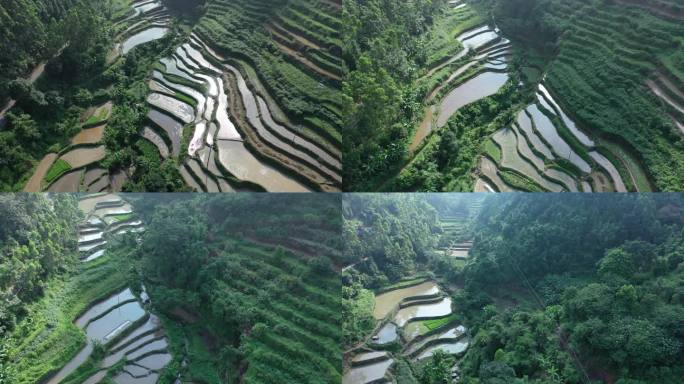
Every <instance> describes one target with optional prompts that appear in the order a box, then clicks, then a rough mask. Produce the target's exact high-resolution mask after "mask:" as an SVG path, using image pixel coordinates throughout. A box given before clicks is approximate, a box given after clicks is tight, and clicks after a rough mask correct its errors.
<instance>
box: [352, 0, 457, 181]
mask: <svg viewBox="0 0 684 384" xmlns="http://www.w3.org/2000/svg"><path fill="white" fill-rule="evenodd" d="M343 7H344V11H343V16H344V20H345V22H344V24H345V26H346V27H347V28H346V29H345V36H344V40H345V42H346V45H345V56H346V60H347V62H348V65H349V67H350V69H351V72H350V74H349V76H348V77H347V79H346V81H345V83H344V86H343V90H344V93H345V95H346V96H347V98H348V104H349V105H348V108H347V112H346V113H347V115H346V121H345V130H344V149H343V151H344V183H345V189H346V190H356V191H364V190H365V191H368V190H370V189H371V188H373V185H374V184H377V183H378V182H379V179H380V178H381V177H382V176H386V175H387V174H388V171H390V170H391V169H392V168H393V167H395V166H396V165H397V164H398V163H400V162H401V161H403V160H404V158H405V157H406V156H407V149H408V148H407V147H408V143H407V142H406V141H407V137H408V135H409V134H410V133H411V132H412V130H411V127H412V126H413V124H414V123H415V119H416V117H417V116H418V115H419V113H420V112H419V111H422V109H421V108H420V106H421V98H422V95H420V94H419V92H417V91H416V90H415V89H413V87H412V86H411V85H408V86H407V85H406V84H411V82H413V80H415V78H416V77H417V76H416V75H417V71H416V67H417V66H418V65H419V64H420V63H424V61H425V59H426V55H427V52H425V50H424V49H423V48H424V47H423V44H424V42H423V41H422V40H421V37H422V36H423V34H424V33H425V32H426V31H427V30H428V29H429V28H430V26H431V25H432V22H433V19H434V17H435V16H436V15H437V14H438V12H439V11H440V10H446V9H447V7H446V1H445V0H437V1H430V0H419V1H398V2H387V1H379V0H373V1H344V4H343Z"/></svg>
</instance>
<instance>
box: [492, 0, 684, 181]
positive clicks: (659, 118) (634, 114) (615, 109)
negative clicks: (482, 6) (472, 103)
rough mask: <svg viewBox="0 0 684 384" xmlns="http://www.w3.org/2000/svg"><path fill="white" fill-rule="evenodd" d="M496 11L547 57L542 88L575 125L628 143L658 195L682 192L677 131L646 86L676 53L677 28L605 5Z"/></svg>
mask: <svg viewBox="0 0 684 384" xmlns="http://www.w3.org/2000/svg"><path fill="white" fill-rule="evenodd" d="M663 3H664V2H663ZM533 10H535V11H533ZM495 12H496V14H497V18H498V19H499V20H500V21H501V28H502V29H503V30H504V31H506V32H507V33H510V34H512V35H514V36H516V37H518V36H521V38H522V39H524V40H525V41H527V42H529V43H530V44H534V45H537V46H543V47H544V48H545V50H546V51H547V52H553V56H552V59H551V62H550V63H549V65H548V75H547V81H548V84H549V85H550V87H551V88H552V89H553V90H554V91H555V94H557V95H562V101H563V104H564V105H565V106H566V107H567V108H568V109H569V110H570V111H572V112H573V115H574V117H575V118H577V119H578V121H579V122H580V123H582V124H583V125H584V126H586V127H589V128H591V130H592V131H595V132H596V133H597V134H598V135H599V136H600V135H603V134H605V135H609V137H610V136H618V137H620V138H621V139H622V140H625V141H626V142H628V143H629V144H630V146H631V148H633V150H634V151H636V152H637V153H638V154H639V156H640V157H641V158H642V159H643V161H644V162H645V165H646V167H647V169H648V171H649V174H650V175H652V177H653V179H654V180H655V182H656V184H657V187H658V188H659V189H662V190H682V184H681V180H682V170H683V169H684V165H683V164H684V158H683V157H682V153H683V152H682V140H681V132H677V129H676V128H675V127H674V125H673V123H672V120H671V119H670V118H669V117H668V116H667V115H666V114H665V113H664V112H665V108H663V107H662V105H661V104H662V103H661V102H657V98H656V97H655V96H653V94H652V93H651V92H649V91H648V89H647V88H646V85H645V84H644V80H645V78H647V77H648V76H649V75H651V74H652V73H653V72H654V71H656V70H657V71H661V72H662V71H664V72H666V73H667V72H668V71H667V65H666V63H667V62H668V61H669V60H671V59H672V58H673V57H675V56H676V54H677V53H678V52H681V44H682V41H683V39H684V30H683V29H682V25H681V23H677V22H676V21H675V20H672V19H668V18H665V17H662V15H658V14H652V13H651V12H649V10H648V9H642V8H639V7H634V6H630V5H626V4H625V3H623V2H607V1H590V2H585V1H579V0H573V1H556V0H517V1H508V2H498V7H497V8H496V10H495ZM559 36H560V37H559ZM669 78H671V79H672V81H673V82H674V84H676V86H678V87H679V88H680V89H681V88H682V84H684V78H682V77H678V76H677V74H675V73H672V74H670V75H669ZM615 84H620V86H619V87H618V86H614V85H615ZM680 121H681V118H680ZM637 127H638V128H637ZM617 155H619V154H617Z"/></svg>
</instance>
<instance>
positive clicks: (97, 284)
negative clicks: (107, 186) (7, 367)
mask: <svg viewBox="0 0 684 384" xmlns="http://www.w3.org/2000/svg"><path fill="white" fill-rule="evenodd" d="M79 208H80V209H81V211H82V212H83V213H84V214H85V215H86V218H85V219H84V222H82V223H81V224H80V225H79V226H78V231H79V236H78V247H79V250H80V251H81V252H80V254H81V260H82V263H80V265H79V266H78V267H77V271H76V272H77V273H75V275H74V276H73V278H71V279H69V280H67V281H65V282H62V283H59V284H54V285H53V286H51V287H50V291H49V292H47V293H46V297H45V298H44V299H42V300H41V301H39V302H37V303H35V304H34V305H33V306H32V307H31V308H30V309H29V314H28V316H29V318H31V319H32V321H30V322H23V323H22V324H21V325H20V327H19V329H18V330H17V331H16V332H15V333H14V334H15V335H20V336H18V337H20V339H19V340H8V342H9V343H10V344H9V345H13V346H14V347H13V349H12V352H11V353H10V361H13V364H15V365H16V367H17V368H18V369H19V370H18V372H20V374H18V375H16V377H15V379H16V380H18V381H17V382H18V383H22V384H23V383H36V382H41V383H46V384H53V383H54V384H56V383H65V384H72V383H73V384H76V383H90V384H96V383H100V382H103V383H104V382H111V381H113V382H114V383H117V384H144V383H156V381H157V378H158V377H159V375H160V373H161V372H162V371H163V369H164V367H165V366H166V364H167V363H168V362H169V361H170V358H171V356H170V355H169V352H168V349H167V347H168V346H167V342H166V337H165V333H164V330H163V329H162V326H161V323H160V321H159V319H158V318H157V317H156V316H154V315H153V314H151V313H149V312H148V311H147V309H146V308H147V305H149V297H148V296H147V294H146V293H145V289H144V287H136V288H135V289H131V288H127V287H126V284H127V277H126V275H125V274H126V271H125V268H121V266H119V265H117V262H116V261H115V260H113V259H112V257H111V255H107V254H105V251H106V247H107V245H108V240H111V239H112V238H113V237H115V236H117V235H118V234H120V233H123V232H139V231H141V230H143V229H144V228H143V226H142V222H140V221H136V220H123V221H121V222H119V223H118V224H116V225H108V224H107V223H106V217H107V215H108V214H109V213H111V212H113V210H117V209H119V210H123V209H126V210H128V211H129V212H130V206H129V205H128V204H127V203H126V202H125V201H124V200H122V199H121V198H120V197H119V196H117V195H112V194H95V195H89V196H87V197H85V198H83V199H81V200H80V201H79ZM103 217H105V218H104V219H103ZM133 291H136V292H139V293H137V294H134V293H133ZM117 367H123V369H119V368H117ZM110 380H111V381H110Z"/></svg>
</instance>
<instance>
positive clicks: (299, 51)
mask: <svg viewBox="0 0 684 384" xmlns="http://www.w3.org/2000/svg"><path fill="white" fill-rule="evenodd" d="M340 8H341V5H340V2H337V1H324V0H292V1H272V0H238V1H227V0H221V1H211V2H209V3H208V4H207V7H206V13H205V14H204V15H203V16H202V17H201V18H200V20H199V23H198V24H197V26H196V28H195V31H194V32H195V33H196V34H197V35H199V36H200V37H201V38H202V40H204V41H205V42H206V43H207V44H208V45H210V46H211V47H212V48H213V49H216V50H217V51H218V52H219V53H221V54H222V55H223V56H224V57H226V58H227V59H229V64H231V65H232V66H234V67H236V68H237V69H238V70H239V71H240V72H241V74H242V75H243V76H244V77H245V80H246V81H247V83H248V84H249V85H250V88H251V89H252V90H254V91H255V93H257V94H258V95H260V96H261V97H263V98H264V100H265V101H266V102H267V104H268V108H269V110H270V111H271V113H272V114H273V115H274V118H275V120H276V121H278V122H279V123H281V124H283V125H284V126H285V127H286V128H287V129H288V130H292V131H293V132H294V133H296V134H297V135H300V136H301V137H302V138H304V139H307V140H308V141H310V142H311V143H313V144H314V145H315V146H317V147H320V148H321V149H323V150H325V151H326V152H328V153H330V154H331V155H333V157H335V158H337V159H339V157H340V156H339V152H340V147H341V143H342V135H341V132H340V131H341V126H342V119H343V117H342V116H343V108H344V103H343V96H342V94H341V92H340V82H341V79H342V77H343V76H344V74H345V72H346V68H345V65H344V63H343V61H342V59H341V57H340V55H341V51H342V48H341V47H342V41H341V39H340V36H339V34H340V32H339V31H340V29H341V21H340ZM271 145H272V144H271ZM279 151H280V150H279ZM284 156H288V157H289V158H290V159H291V160H290V161H291V162H292V161H295V162H299V161H300V160H299V159H297V158H295V157H294V156H292V155H291V154H288V153H284ZM336 184H339V180H338V181H336Z"/></svg>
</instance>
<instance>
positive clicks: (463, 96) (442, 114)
mask: <svg viewBox="0 0 684 384" xmlns="http://www.w3.org/2000/svg"><path fill="white" fill-rule="evenodd" d="M507 81H508V74H507V73H498V72H483V73H481V74H479V75H477V76H475V77H474V78H472V79H470V80H468V81H466V82H465V83H463V84H462V85H460V86H458V87H456V88H455V89H453V90H452V91H451V92H449V94H448V95H447V96H446V97H445V98H444V99H443V100H442V104H441V107H440V111H439V117H438V118H437V126H438V127H440V128H441V127H443V126H444V125H445V124H446V122H447V120H449V118H450V117H451V115H453V114H454V113H455V112H456V111H458V110H459V109H460V108H462V107H463V106H465V105H468V104H470V103H472V102H475V101H477V100H480V99H482V98H484V97H487V96H491V95H493V94H495V93H496V92H497V91H498V90H499V89H501V87H503V85H504V84H506V82H507Z"/></svg>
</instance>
